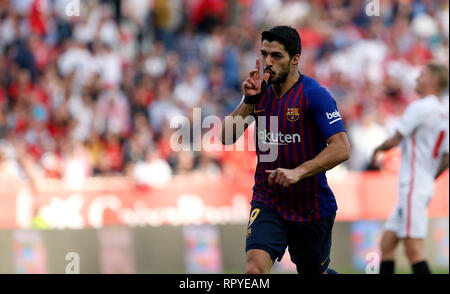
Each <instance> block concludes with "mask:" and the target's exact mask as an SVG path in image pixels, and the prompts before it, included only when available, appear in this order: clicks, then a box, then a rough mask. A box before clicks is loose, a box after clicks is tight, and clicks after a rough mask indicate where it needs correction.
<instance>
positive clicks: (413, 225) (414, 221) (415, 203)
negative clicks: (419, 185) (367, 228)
mask: <svg viewBox="0 0 450 294" xmlns="http://www.w3.org/2000/svg"><path fill="white" fill-rule="evenodd" d="M430 199H431V196H423V194H422V195H414V194H412V195H410V196H409V197H408V195H407V196H400V197H399V199H398V203H397V206H396V207H395V209H394V211H393V212H392V214H391V216H390V217H389V219H388V220H387V222H386V224H385V227H384V229H385V230H387V231H392V232H395V233H396V234H397V237H398V238H400V239H404V238H417V239H425V237H426V235H427V228H428V215H427V208H428V203H429V202H430Z"/></svg>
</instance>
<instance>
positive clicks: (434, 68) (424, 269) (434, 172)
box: [372, 63, 449, 274]
mask: <svg viewBox="0 0 450 294" xmlns="http://www.w3.org/2000/svg"><path fill="white" fill-rule="evenodd" d="M447 87H448V69H447V68H446V67H445V66H444V65H440V64H436V63H429V64H427V65H426V66H425V67H424V68H423V69H422V71H421V74H420V76H419V78H418V79H417V85H416V89H415V90H416V92H417V93H418V94H419V96H420V99H418V100H416V101H414V102H412V103H411V104H410V105H409V106H408V107H407V108H406V110H405V113H404V114H403V116H402V118H401V120H400V122H399V125H398V127H397V130H396V133H395V134H394V135H393V136H392V137H391V138H389V139H387V140H386V141H385V142H384V143H382V144H381V145H380V146H378V147H377V148H376V149H375V151H374V155H373V159H372V161H373V162H374V163H376V162H377V161H378V158H379V157H378V155H379V152H382V151H385V150H389V149H391V148H393V147H395V146H397V145H398V144H400V143H401V150H402V159H401V165H400V171H399V179H398V195H399V197H398V203H397V206H396V207H395V209H394V211H393V213H392V214H391V216H390V217H389V219H388V220H387V222H386V224H385V231H384V233H383V237H382V239H381V246H380V247H381V252H382V257H381V264H380V274H393V273H394V261H395V248H396V247H397V245H398V243H399V241H403V242H404V246H405V253H406V256H407V257H408V259H409V262H410V263H411V266H412V270H413V273H415V274H429V273H430V269H429V267H428V264H427V262H426V258H425V254H424V238H425V236H426V234H427V223H428V221H427V219H428V218H427V206H428V203H429V202H430V199H431V196H432V195H433V189H434V180H435V179H436V178H438V177H439V175H441V173H442V172H443V171H444V170H445V169H446V168H447V167H448V150H449V146H448V110H447V107H446V106H445V104H444V102H443V101H441V99H440V98H439V97H440V95H441V93H442V91H444V90H445V89H447Z"/></svg>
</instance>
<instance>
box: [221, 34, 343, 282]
mask: <svg viewBox="0 0 450 294" xmlns="http://www.w3.org/2000/svg"><path fill="white" fill-rule="evenodd" d="M261 41H262V46H261V57H262V64H263V69H264V74H263V75H262V76H261V74H260V60H259V59H257V60H256V67H255V69H254V70H252V71H251V72H250V74H249V77H248V78H247V79H246V80H245V81H244V82H243V83H242V91H243V94H244V97H243V99H242V101H241V103H240V104H239V105H238V106H237V108H236V109H235V110H234V111H233V112H232V113H231V114H230V115H229V116H227V117H225V119H224V123H223V125H222V138H221V140H222V143H223V144H233V143H234V142H235V141H236V140H237V139H238V138H239V137H240V136H241V135H242V133H243V131H244V130H245V128H246V127H247V126H248V123H247V124H245V126H240V125H239V122H240V121H242V119H246V118H247V117H249V116H253V117H254V118H255V122H256V125H255V131H256V133H257V134H258V135H257V137H258V144H256V145H257V146H256V154H257V156H258V163H257V165H256V171H255V184H254V186H253V195H252V201H251V212H250V219H249V223H248V231H247V239H246V259H247V261H246V270H245V271H246V273H249V274H260V273H269V272H270V269H271V267H272V265H273V263H274V262H275V261H276V260H277V259H278V261H280V260H281V258H282V257H283V254H284V252H285V250H286V248H288V250H289V253H290V256H291V260H292V262H293V263H295V265H296V267H297V272H298V273H299V274H307V273H308V274H309V273H314V274H320V273H327V268H328V265H329V263H330V250H331V239H332V228H333V224H334V220H335V216H336V210H337V204H336V200H335V197H334V195H333V192H332V191H331V189H330V187H329V186H328V184H327V180H326V177H325V172H326V171H327V170H329V169H331V168H333V167H335V166H336V165H338V164H340V163H341V162H343V161H345V160H347V159H348V158H349V154H350V145H349V142H348V139H347V135H346V131H345V128H344V124H343V122H342V119H341V116H340V114H339V112H338V109H337V106H336V102H335V100H334V99H333V97H332V96H331V95H330V93H329V92H328V91H327V90H326V89H325V88H324V87H322V86H321V85H320V84H319V83H318V82H317V81H315V80H314V79H312V78H310V77H307V76H305V75H303V74H301V73H300V72H299V71H298V65H299V60H300V54H301V40H300V36H299V34H298V32H297V31H296V30H295V29H293V28H291V27H288V26H277V27H274V28H272V29H270V30H269V31H264V32H263V33H262V37H261ZM271 116H275V118H276V119H275V120H274V121H275V125H274V124H271V123H270V117H271ZM236 118H238V119H236ZM239 118H241V119H239ZM259 122H265V123H259ZM230 129H231V130H232V131H229V130H230ZM227 130H228V132H229V133H230V134H231V135H229V136H227ZM268 146H271V147H272V148H276V152H275V154H277V156H276V158H275V157H274V158H273V160H262V158H263V157H262V155H264V154H265V153H264V152H263V150H262V149H266V148H265V147H268ZM328 273H331V272H330V271H328ZM333 273H336V272H333Z"/></svg>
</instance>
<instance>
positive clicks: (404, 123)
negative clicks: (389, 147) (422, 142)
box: [396, 101, 426, 137]
mask: <svg viewBox="0 0 450 294" xmlns="http://www.w3.org/2000/svg"><path fill="white" fill-rule="evenodd" d="M425 113H426V107H425V105H423V104H422V103H420V101H416V102H413V103H411V104H410V105H409V106H408V107H407V108H406V110H405V112H404V113H403V115H402V117H401V119H400V121H399V124H398V126H397V128H396V129H397V131H398V132H399V133H400V134H401V135H402V136H403V137H408V136H409V135H411V133H412V132H413V131H414V130H415V129H416V128H417V127H418V126H419V125H421V124H422V123H423V121H424V120H425V118H426V115H425Z"/></svg>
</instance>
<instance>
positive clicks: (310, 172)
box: [295, 145, 350, 180]
mask: <svg viewBox="0 0 450 294" xmlns="http://www.w3.org/2000/svg"><path fill="white" fill-rule="evenodd" d="M349 157H350V149H349V148H348V146H344V145H343V146H333V145H328V146H327V147H326V148H325V149H323V150H322V152H320V153H319V154H318V155H317V156H316V157H314V158H313V159H311V160H308V161H305V162H304V163H302V164H301V165H299V166H298V167H296V168H295V170H296V171H297V173H298V174H299V180H301V179H304V178H307V177H311V176H314V175H317V174H320V173H323V172H326V171H328V170H330V169H332V168H333V167H335V166H337V165H339V164H340V163H342V162H344V161H346V160H347V159H349Z"/></svg>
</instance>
